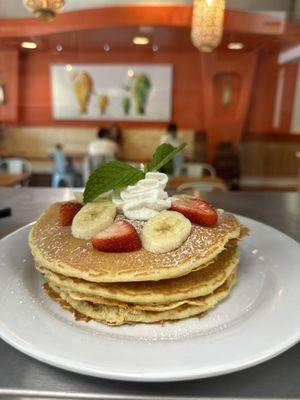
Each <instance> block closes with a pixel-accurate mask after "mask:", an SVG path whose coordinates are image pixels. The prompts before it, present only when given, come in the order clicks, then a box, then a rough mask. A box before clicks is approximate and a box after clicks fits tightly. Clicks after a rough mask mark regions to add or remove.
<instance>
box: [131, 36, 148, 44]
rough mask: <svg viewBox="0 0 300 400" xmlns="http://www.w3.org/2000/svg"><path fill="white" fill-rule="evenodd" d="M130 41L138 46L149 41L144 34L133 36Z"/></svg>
mask: <svg viewBox="0 0 300 400" xmlns="http://www.w3.org/2000/svg"><path fill="white" fill-rule="evenodd" d="M132 41H133V43H134V44H137V45H139V46H144V45H146V44H148V43H149V39H148V38H147V37H146V36H135V37H134V38H133V39H132Z"/></svg>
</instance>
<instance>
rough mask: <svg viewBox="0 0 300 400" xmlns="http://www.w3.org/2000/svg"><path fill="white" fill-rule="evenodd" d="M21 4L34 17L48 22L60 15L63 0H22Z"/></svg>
mask: <svg viewBox="0 0 300 400" xmlns="http://www.w3.org/2000/svg"><path fill="white" fill-rule="evenodd" d="M23 3H24V5H25V7H26V8H27V10H29V11H31V12H32V13H33V14H34V16H35V17H37V18H40V19H44V20H48V21H49V20H52V19H53V18H54V17H55V16H56V14H58V13H60V12H61V11H62V9H63V7H64V5H65V2H64V0H23Z"/></svg>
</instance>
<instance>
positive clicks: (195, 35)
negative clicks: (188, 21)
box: [191, 0, 225, 53]
mask: <svg viewBox="0 0 300 400" xmlns="http://www.w3.org/2000/svg"><path fill="white" fill-rule="evenodd" d="M224 11H225V0H194V5H193V18H192V31H191V39H192V43H193V45H194V46H195V47H197V49H199V50H200V51H203V52H206V53H209V52H212V51H213V50H214V49H215V48H216V47H217V46H218V45H219V44H220V43H221V40H222V35H223V24H224Z"/></svg>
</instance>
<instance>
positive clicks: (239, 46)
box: [227, 42, 245, 50]
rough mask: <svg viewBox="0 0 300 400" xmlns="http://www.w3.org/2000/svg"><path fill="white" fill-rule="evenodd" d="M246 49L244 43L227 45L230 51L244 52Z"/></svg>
mask: <svg viewBox="0 0 300 400" xmlns="http://www.w3.org/2000/svg"><path fill="white" fill-rule="evenodd" d="M244 47H245V46H244V43H241V42H230V43H228V45H227V48H228V49H229V50H242V49H243V48H244Z"/></svg>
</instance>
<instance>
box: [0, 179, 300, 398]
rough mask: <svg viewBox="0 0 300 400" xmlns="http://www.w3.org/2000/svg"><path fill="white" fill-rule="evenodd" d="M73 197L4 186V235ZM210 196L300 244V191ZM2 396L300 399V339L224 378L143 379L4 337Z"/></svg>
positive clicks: (0, 348) (62, 191)
mask: <svg viewBox="0 0 300 400" xmlns="http://www.w3.org/2000/svg"><path fill="white" fill-rule="evenodd" d="M71 198H73V190H72V189H68V188H58V189H50V188H30V187H22V188H0V205H1V206H0V208H5V207H10V208H11V209H12V214H11V216H8V217H5V218H1V219H0V237H4V236H5V235H8V234H10V233H11V232H13V231H14V230H16V229H18V228H20V227H22V226H24V225H26V224H28V223H29V222H32V221H34V220H35V219H36V218H37V217H38V216H39V214H40V213H41V212H42V211H43V210H44V208H45V207H47V206H48V205H50V204H51V203H53V202H55V201H62V200H69V199H71ZM204 198H205V199H206V200H207V201H210V202H212V203H213V204H214V205H215V206H216V207H218V208H223V209H226V210H228V211H230V212H233V213H236V214H239V215H243V216H246V217H249V218H252V219H255V220H258V221H260V222H263V223H265V224H268V225H270V226H272V227H273V228H276V229H278V230H280V231H281V232H283V233H285V234H287V235H289V236H290V237H291V238H293V239H294V240H296V241H298V242H300V193H296V192H242V191H240V192H239V191H236V192H230V191H228V192H214V193H206V194H205V195H204ZM287 267H288V260H287ZM299 268H300V264H299ZM0 273H1V271H0ZM0 307H1V305H0ZM15 317H16V318H18V316H17V315H16V316H15ZM291 318H293V316H292V315H291ZM0 323H1V321H0ZM253 340H255V338H253ZM74 351H76V349H74ZM142 356H143V355H142V354H141V357H142ZM0 398H1V399H2V398H3V399H10V398H12V399H27V398H39V399H44V398H57V399H58V398H59V399H62V398H65V399H102V400H105V399H109V400H117V399H118V400H121V399H124V400H139V399H140V400H145V399H149V400H150V399H153V400H155V399H156V400H159V399H164V400H171V399H174V400H175V399H181V400H182V399H222V398H223V399H225V398H226V399H250V398H251V399H300V343H299V342H298V344H296V345H294V346H293V347H292V348H290V349H289V350H287V351H285V352H284V353H282V354H280V355H278V356H276V357H275V358H273V359H271V360H269V361H266V362H264V363H262V364H260V365H257V366H254V367H251V368H248V369H245V370H241V371H239V372H234V373H230V374H227V375H223V376H218V377H213V378H205V379H198V380H192V381H185V382H173V383H172V382H171V383H167V382H166V383H142V382H139V383H137V382H123V381H112V380H107V379H100V378H94V377H90V376H84V375H80V374H76V373H72V372H67V371H65V370H62V369H58V368H56V367H52V366H49V365H47V364H44V363H42V362H40V361H37V360H36V359H33V358H31V357H29V356H27V355H25V354H23V353H21V352H19V351H17V350H16V349H14V348H13V347H11V346H10V345H8V344H7V343H5V342H4V341H2V340H0Z"/></svg>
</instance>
